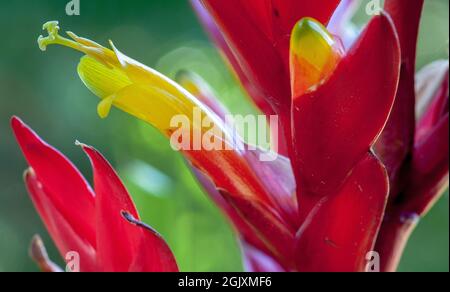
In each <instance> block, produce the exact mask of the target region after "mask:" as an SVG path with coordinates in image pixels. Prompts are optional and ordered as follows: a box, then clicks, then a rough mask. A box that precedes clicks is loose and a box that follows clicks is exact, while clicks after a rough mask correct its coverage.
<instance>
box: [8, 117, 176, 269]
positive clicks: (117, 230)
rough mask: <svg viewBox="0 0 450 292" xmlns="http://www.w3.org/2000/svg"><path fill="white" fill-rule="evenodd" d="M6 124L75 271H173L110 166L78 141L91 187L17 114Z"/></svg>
mask: <svg viewBox="0 0 450 292" xmlns="http://www.w3.org/2000/svg"><path fill="white" fill-rule="evenodd" d="M11 124H12V128H13V130H14V134H15V135H16V138H17V141H18V143H19V145H20V147H21V149H22V151H23V154H24V156H25V158H26V159H27V161H28V163H29V165H30V168H29V169H28V170H27V171H26V173H25V176H24V179H25V183H26V186H27V189H28V191H29V194H30V196H31V198H32V200H33V202H34V204H35V207H36V209H37V210H38V212H39V215H40V216H41V218H42V220H43V222H44V224H45V226H46V227H47V229H48V231H49V233H50V235H51V237H52V239H53V240H54V242H55V244H56V246H57V248H58V250H59V251H60V253H61V255H62V256H63V257H66V254H68V253H69V252H77V253H78V254H79V256H80V270H81V271H161V272H163V271H177V270H178V268H177V265H176V262H175V260H174V258H173V255H172V252H171V251H170V249H169V247H168V246H167V244H166V243H165V242H164V240H163V239H162V238H161V237H160V236H159V235H158V234H157V233H156V232H155V231H154V230H152V229H151V228H150V227H148V226H146V225H144V224H143V223H141V222H140V221H139V219H138V218H139V217H138V214H137V211H136V208H135V207H134V204H133V202H132V200H131V198H130V196H129V195H128V192H127V190H126V189H125V187H124V186H123V184H122V182H121V181H120V179H119V177H118V176H117V174H116V172H115V171H114V169H112V167H111V165H110V164H109V163H108V162H107V161H106V160H105V159H104V158H103V156H102V155H101V154H100V153H99V152H97V151H96V150H95V149H94V148H92V147H90V146H87V145H81V147H82V148H83V150H84V151H85V152H86V154H87V155H88V157H89V159H90V161H91V164H92V168H93V173H94V185H95V189H94V190H92V189H91V187H90V186H89V184H88V183H87V181H86V180H85V179H84V178H83V176H82V175H81V174H80V172H79V171H78V170H77V169H76V168H75V167H74V166H73V165H72V163H71V162H70V161H69V160H67V158H66V157H64V156H63V155H62V154H61V153H60V152H58V151H57V150H55V149H54V148H53V147H51V146H50V145H48V144H46V143H45V142H44V141H42V140H41V139H40V138H39V136H37V135H36V134H35V133H34V132H33V131H32V130H31V129H30V128H29V127H28V126H26V125H25V124H24V123H23V122H22V121H21V120H19V119H18V118H15V117H14V118H13V119H12V122H11Z"/></svg>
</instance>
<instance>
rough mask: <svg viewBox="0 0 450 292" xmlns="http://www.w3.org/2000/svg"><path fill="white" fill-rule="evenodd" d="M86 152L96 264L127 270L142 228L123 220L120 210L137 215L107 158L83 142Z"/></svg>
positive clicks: (135, 251) (112, 269)
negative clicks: (91, 180) (93, 207)
mask: <svg viewBox="0 0 450 292" xmlns="http://www.w3.org/2000/svg"><path fill="white" fill-rule="evenodd" d="M82 147H83V150H84V151H85V152H86V154H87V155H88V157H89V159H90V161H91V164H92V169H93V175H94V188H95V194H96V197H95V205H96V219H95V222H96V226H97V228H96V231H97V246H99V247H101V248H99V249H98V252H97V254H98V255H97V257H98V263H99V267H101V268H103V269H104V270H105V271H112V272H125V271H128V269H129V267H130V265H131V263H132V260H133V259H134V255H135V254H137V253H138V248H139V243H140V238H141V230H139V229H137V228H135V227H134V226H132V225H130V224H129V223H128V222H126V221H125V220H123V218H122V216H121V214H122V212H123V211H126V212H128V213H130V214H131V215H132V216H133V217H134V218H138V215H137V211H136V208H135V206H134V204H133V202H132V200H131V198H130V196H129V194H128V192H127V190H126V189H125V186H124V185H123V184H122V182H121V180H120V178H119V177H118V176H117V174H116V172H115V171H114V169H113V168H112V167H111V165H110V164H109V163H108V162H107V161H106V159H105V158H104V157H103V156H102V155H101V154H100V153H99V152H98V151H97V150H95V149H94V148H92V147H89V146H86V145H82Z"/></svg>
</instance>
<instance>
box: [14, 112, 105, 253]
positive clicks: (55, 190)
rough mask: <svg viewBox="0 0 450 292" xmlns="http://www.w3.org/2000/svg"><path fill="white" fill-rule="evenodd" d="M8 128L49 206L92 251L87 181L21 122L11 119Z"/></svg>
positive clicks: (92, 211)
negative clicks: (9, 127)
mask: <svg viewBox="0 0 450 292" xmlns="http://www.w3.org/2000/svg"><path fill="white" fill-rule="evenodd" d="M11 126H12V128H13V131H14V134H15V135H16V138H17V141H18V143H19V145H20V148H21V149H22V152H23V154H24V156H25V158H26V160H27V161H28V163H29V165H30V166H31V168H32V169H33V171H34V173H35V175H36V178H37V179H38V180H39V182H41V183H42V185H43V186H44V187H45V189H46V190H47V191H46V195H47V196H48V200H49V201H50V202H51V205H52V206H54V208H55V209H56V210H58V212H59V213H60V214H61V216H62V217H64V220H66V221H67V223H68V224H69V225H70V226H71V228H72V229H73V230H74V232H75V233H76V234H78V236H79V237H80V238H82V239H83V240H86V241H87V242H89V243H90V244H91V245H92V246H93V247H95V246H96V240H95V229H94V228H95V227H94V224H93V222H94V218H95V215H94V214H95V208H94V194H93V192H92V190H91V188H90V186H89V185H88V183H87V182H86V180H85V179H84V178H83V176H82V175H81V174H80V172H79V171H78V170H77V169H76V168H75V167H74V166H73V164H72V163H71V162H70V161H69V160H68V159H67V158H66V157H65V156H64V155H62V154H61V153H60V152H59V151H57V150H56V149H54V148H53V147H52V146H50V145H48V144H47V143H45V142H44V141H43V140H41V138H40V137H39V136H38V135H37V134H36V133H34V132H33V131H32V130H31V129H30V128H29V127H28V126H27V125H25V124H24V123H23V122H22V121H21V120H20V119H18V118H16V117H14V118H13V119H12V120H11Z"/></svg>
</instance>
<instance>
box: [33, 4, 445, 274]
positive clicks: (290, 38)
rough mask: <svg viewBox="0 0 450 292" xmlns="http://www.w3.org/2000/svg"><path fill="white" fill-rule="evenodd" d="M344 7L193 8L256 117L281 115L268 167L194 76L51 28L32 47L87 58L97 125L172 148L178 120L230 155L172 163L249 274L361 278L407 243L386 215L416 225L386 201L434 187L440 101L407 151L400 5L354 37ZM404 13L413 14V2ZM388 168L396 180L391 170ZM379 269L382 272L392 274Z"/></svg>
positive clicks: (430, 194) (406, 57)
mask: <svg viewBox="0 0 450 292" xmlns="http://www.w3.org/2000/svg"><path fill="white" fill-rule="evenodd" d="M417 2H418V3H420V2H422V1H417ZM354 4H355V3H354V1H351V0H348V1H347V0H344V1H341V2H340V1H338V0H333V1H326V2H324V3H320V6H319V4H318V3H317V1H312V0H310V1H308V0H272V1H265V0H264V1H263V0H246V1H242V0H229V1H222V0H202V1H198V0H194V1H193V5H194V7H195V8H196V10H197V11H198V14H199V15H200V17H201V19H202V21H203V23H204V24H205V25H206V26H207V28H208V29H209V30H210V31H211V35H212V37H213V39H214V40H215V41H216V42H217V43H218V44H219V46H220V47H221V48H222V50H223V52H224V55H225V56H226V57H227V58H228V59H229V61H230V64H231V65H232V66H233V68H234V69H235V71H236V72H237V75H238V76H239V78H240V80H241V81H242V83H243V85H244V87H245V88H246V89H247V90H248V93H249V95H250V96H251V97H252V99H253V100H254V101H255V104H256V105H257V106H258V107H259V108H260V109H261V111H262V112H263V113H265V114H267V115H271V114H277V115H278V116H279V117H280V119H279V120H280V125H279V128H280V129H281V130H282V131H281V133H280V134H279V136H276V135H274V136H275V137H278V138H279V141H278V144H279V145H281V147H280V149H279V152H280V153H281V154H286V155H287V157H284V156H281V155H279V156H278V158H277V159H276V160H275V161H270V162H267V161H265V162H264V161H260V160H259V159H258V157H259V154H261V153H260V150H255V151H250V150H249V149H248V147H236V143H235V142H236V141H235V139H234V137H233V135H231V134H230V132H232V130H231V129H229V128H228V127H227V124H226V123H224V121H223V118H224V115H225V114H226V113H227V111H226V109H225V107H223V106H222V105H221V104H220V102H219V101H218V100H217V99H216V97H215V96H214V95H213V94H212V91H211V90H208V87H207V86H206V85H205V84H204V82H203V81H202V80H200V79H199V77H198V76H194V75H192V74H188V73H182V74H179V75H178V78H177V81H178V82H179V83H180V84H181V85H182V86H184V87H185V88H183V87H182V86H181V85H180V84H178V83H176V82H174V81H172V80H170V79H169V78H167V77H165V76H163V75H161V74H160V73H158V72H156V71H155V70H153V69H151V68H148V67H146V66H144V65H142V64H140V63H139V62H137V61H135V60H133V59H131V58H129V57H127V56H125V55H124V54H123V53H121V52H120V51H119V50H117V48H116V47H115V46H114V45H113V44H112V43H111V47H112V49H108V48H105V47H103V46H101V45H99V44H97V43H94V42H92V41H90V40H87V39H85V38H80V37H78V36H76V35H75V34H73V33H71V32H68V35H69V36H70V37H71V40H69V39H66V38H63V37H62V36H60V35H59V26H58V23H57V22H49V23H47V24H46V25H44V29H47V31H48V33H49V36H47V37H43V36H41V37H40V38H39V45H40V48H41V49H42V50H45V49H46V48H47V46H48V45H51V44H59V45H63V46H67V47H70V48H73V49H75V50H78V51H80V52H82V53H84V54H85V56H84V57H83V58H82V59H81V61H80V63H79V66H78V73H79V76H80V78H81V79H82V81H83V82H84V84H85V85H86V86H87V87H88V88H89V89H90V90H91V91H92V92H93V93H94V94H95V95H97V96H98V97H99V98H100V99H101V101H100V103H99V106H98V113H99V115H100V116H101V117H102V118H104V117H106V116H107V115H108V113H109V112H110V109H111V107H112V106H116V107H118V108H119V109H122V110H124V111H125V112H127V113H130V114H131V115H134V116H136V117H137V118H139V119H142V120H144V121H146V122H148V123H150V124H152V125H153V126H155V127H156V128H157V129H159V130H160V131H161V132H162V133H163V134H164V135H166V136H167V137H168V138H171V139H172V138H173V134H174V131H175V128H174V126H173V124H171V120H172V118H173V117H174V116H178V115H180V114H181V115H184V116H186V117H188V119H189V120H190V121H191V122H192V123H193V125H194V126H193V127H182V128H181V129H179V130H181V132H182V133H183V134H186V136H188V137H190V136H194V135H195V134H197V133H200V134H202V135H208V134H209V136H207V137H208V138H209V139H212V140H215V142H218V143H219V144H225V145H227V146H230V147H228V148H227V149H226V150H223V148H221V147H218V148H214V147H213V148H212V149H197V150H192V148H189V147H188V148H189V149H183V154H184V155H185V157H186V158H187V160H188V161H189V162H190V164H191V166H192V169H193V172H194V174H195V175H196V176H197V178H198V179H199V181H200V182H201V183H202V185H203V186H204V188H205V190H206V191H207V192H208V193H209V194H210V196H211V198H212V199H213V200H214V201H215V202H216V203H217V204H218V205H219V206H220V207H221V208H222V209H223V210H224V212H225V213H226V214H227V215H228V217H229V218H230V220H231V221H232V222H233V223H234V225H235V227H236V229H237V231H238V234H239V237H240V239H241V241H242V246H243V253H244V257H245V260H246V263H247V268H248V270H250V271H272V270H278V271H279V270H284V271H363V270H365V269H366V264H367V262H366V255H367V253H368V252H369V251H373V250H374V249H375V246H376V245H377V246H382V247H377V248H376V249H375V250H376V251H380V252H381V256H382V260H383V261H384V262H394V263H395V262H396V260H395V259H396V258H398V256H399V254H400V253H401V250H400V249H398V248H395V249H393V248H392V247H393V246H396V245H399V244H400V243H401V242H404V241H405V239H406V238H405V235H404V232H403V231H402V230H403V225H401V224H400V225H399V224H398V221H396V220H397V219H395V217H391V216H392V214H394V215H396V214H397V213H396V212H397V210H401V211H400V212H399V213H398V214H401V217H399V218H400V219H402V220H404V219H405V216H404V215H405V214H409V215H411V214H417V215H421V214H422V212H421V211H423V210H420V208H419V209H414V210H413V211H412V212H413V213H405V211H408V212H409V211H410V209H405V208H404V207H401V208H398V207H397V206H399V204H398V203H399V200H398V199H396V198H401V200H400V202H402V204H400V205H401V206H406V205H407V206H410V205H409V204H406V205H403V202H405V201H409V199H410V198H409V197H414V199H412V200H413V201H415V202H418V201H422V202H425V201H426V202H427V204H428V203H429V202H430V201H432V200H431V199H432V198H435V197H436V195H437V194H438V193H439V192H437V189H438V187H441V186H442V185H443V184H445V183H444V182H445V180H444V178H445V177H446V175H448V159H446V157H447V158H448V156H446V155H448V154H443V153H444V150H446V151H445V152H448V144H446V143H448V142H446V140H447V139H446V137H448V134H447V136H446V134H445V133H444V131H445V130H446V129H448V110H447V111H445V110H444V108H445V106H447V105H448V90H443V91H439V92H438V93H436V95H438V97H437V99H436V100H437V101H435V102H433V103H432V104H433V106H431V109H430V110H428V111H426V112H427V114H425V115H423V118H421V122H420V126H419V127H418V129H417V133H418V135H417V137H416V138H415V140H416V146H415V147H414V148H412V147H410V146H411V143H410V144H408V143H409V142H407V141H414V138H411V137H413V136H411V135H413V133H414V131H413V130H411V129H414V123H413V124H411V123H406V122H405V120H404V119H403V115H404V114H405V111H406V112H407V113H406V114H405V115H407V116H411V115H412V114H413V113H414V106H411V104H412V105H414V98H413V97H414V83H413V81H414V75H413V74H414V68H413V67H414V66H412V63H413V61H412V60H413V53H411V52H412V51H413V50H412V49H411V48H412V47H413V46H414V45H415V38H416V37H417V30H416V29H414V27H413V28H411V27H409V26H406V25H405V23H406V21H405V19H406V18H404V15H403V13H407V12H406V10H405V9H407V7H406V6H407V4H406V2H405V1H403V0H388V1H386V5H387V13H381V14H380V15H378V16H374V17H373V18H372V19H371V21H370V23H369V24H368V25H367V26H366V27H365V29H364V30H363V31H362V32H361V33H360V34H356V33H355V32H354V31H353V30H349V29H348V20H349V17H350V16H351V12H352V11H353V9H354ZM408 9H412V11H413V12H414V13H415V14H414V15H416V14H417V13H418V12H420V10H421V5H419V6H414V5H411V6H408ZM419 15H420V13H418V15H417V17H416V18H414V19H416V20H418V19H419ZM391 17H392V18H393V19H391ZM417 23H418V21H417ZM330 31H331V32H333V34H332V33H330ZM411 78H412V81H411ZM399 84H400V86H399ZM411 84H412V87H411ZM444 84H446V82H445V83H444ZM397 89H398V90H397ZM411 90H412V91H411ZM430 91H432V90H426V92H428V93H429V92H430ZM433 93H434V92H433ZM428 95H431V96H434V95H435V94H428ZM424 100H425V99H424ZM422 103H426V102H422ZM195 109H199V110H200V113H201V115H202V116H203V117H205V118H207V119H208V121H209V122H208V123H206V124H207V126H205V125H204V124H201V125H198V124H197V125H196V124H195V121H194V115H193V112H195ZM392 109H393V111H392V114H391V110H392ZM410 110H412V111H410ZM388 120H389V122H388ZM387 123H388V125H387V127H385V126H386V124H387ZM405 123H406V124H405ZM212 129H214V131H211V130H212ZM392 129H393V130H392ZM177 130H178V129H177ZM391 133H393V134H391ZM405 133H408V135H404V134H405ZM380 135H381V138H380V139H378V138H379V137H380ZM405 136H406V138H407V139H406V140H403V139H404V138H405ZM444 139H445V141H444ZM237 140H238V141H237V144H245V143H244V142H242V141H240V139H237ZM377 140H378V142H377V144H376V147H375V150H376V153H377V154H378V155H380V157H381V161H382V162H383V163H385V165H386V167H387V171H386V169H385V166H384V165H383V164H382V163H381V161H380V160H379V159H378V158H377V157H376V156H375V155H374V154H373V151H372V148H373V147H372V146H374V144H375V142H376V141H377ZM399 141H400V142H399ZM172 142H174V141H173V139H172ZM175 142H176V141H175ZM403 143H406V144H405V145H409V146H408V147H409V148H405V147H404V146H403ZM399 145H400V146H399ZM398 149H400V150H401V151H399V152H397V150H398ZM430 149H432V150H433V153H434V154H433V155H430V154H429V153H428V151H429V150H430ZM392 157H394V158H395V159H392ZM410 158H412V159H410ZM391 161H393V163H391ZM398 165H402V167H400V168H399V167H398ZM399 169H402V170H401V173H404V175H403V174H402V175H400V176H399V175H397V174H396V173H395V172H396V171H397V170H398V171H399ZM397 177H402V178H401V180H402V182H403V186H402V188H397V187H396V185H397V184H396V182H395V180H396V179H397ZM419 178H420V179H419ZM410 179H414V183H411V181H410ZM389 184H391V185H393V188H392V189H391V190H389ZM415 184H418V185H417V186H416V185H415ZM399 186H400V185H399ZM413 187H414V188H413ZM417 188H418V189H419V190H421V191H420V192H419V193H416V194H414V196H412V195H404V194H407V191H406V190H409V189H410V190H413V189H415V190H417ZM400 190H402V191H400ZM410 192H411V191H410ZM398 193H401V195H399V196H397V194H398ZM389 195H390V199H389V208H388V213H387V217H386V216H385V209H386V204H387V202H388V198H389ZM417 198H418V199H417ZM410 202H411V201H410ZM394 204H395V205H394ZM413 205H415V203H413ZM391 206H396V207H395V208H391ZM415 206H416V205H415ZM420 206H423V205H420ZM392 210H394V211H392ZM390 218H394V219H393V220H394V221H389V219H390ZM406 218H411V216H409V217H406ZM383 219H385V220H384V223H383ZM407 221H408V220H406V221H405V220H404V221H402V222H407ZM389 222H394V223H393V224H390V223H389ZM382 223H383V227H382V228H383V229H382V231H381V234H380V235H379V231H380V227H381V225H382ZM391 225H392V227H391ZM392 232H394V233H392ZM400 245H401V244H400ZM392 250H395V252H394V253H390V252H389V251H392ZM383 258H384V259H383ZM383 267H384V269H385V270H391V269H394V268H395V264H393V265H391V264H383Z"/></svg>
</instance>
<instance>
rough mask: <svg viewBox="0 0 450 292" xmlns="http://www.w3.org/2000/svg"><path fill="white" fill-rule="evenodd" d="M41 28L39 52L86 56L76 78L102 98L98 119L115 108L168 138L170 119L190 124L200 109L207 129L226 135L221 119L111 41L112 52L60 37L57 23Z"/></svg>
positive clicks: (89, 43)
mask: <svg viewBox="0 0 450 292" xmlns="http://www.w3.org/2000/svg"><path fill="white" fill-rule="evenodd" d="M43 29H44V30H47V32H48V36H46V37H44V36H42V35H41V36H39V38H38V45H39V48H40V49H41V50H42V51H46V50H47V47H48V46H49V45H53V44H56V45H62V46H66V47H69V48H72V49H74V50H77V51H80V52H82V53H84V54H85V56H83V57H82V58H81V60H80V63H79V64H78V75H79V76H80V78H81V80H82V82H83V83H84V84H85V86H86V87H87V88H88V89H89V90H90V91H91V92H92V93H94V94H95V95H96V96H98V97H99V98H100V99H101V101H100V103H99V104H98V107H97V112H98V115H99V116H100V117H101V118H106V117H107V116H108V115H109V112H110V110H111V108H112V107H113V106H114V107H117V108H119V109H121V110H123V111H125V112H127V113H129V114H131V115H133V116H135V117H137V118H139V119H142V120H144V121H146V122H148V123H150V124H152V125H153V126H155V127H156V128H158V129H159V130H160V131H161V132H163V133H164V134H166V135H167V136H169V135H170V133H171V125H170V124H171V119H172V117H174V116H177V115H184V116H186V117H188V118H189V120H191V121H193V119H194V117H193V114H194V112H195V111H194V109H196V110H197V111H198V109H199V110H200V112H201V115H202V118H203V117H207V118H208V119H210V120H211V121H212V125H211V124H210V125H209V126H208V127H207V128H208V129H209V128H211V127H213V126H216V127H218V128H220V129H221V130H222V131H223V132H224V133H226V131H225V129H224V127H223V125H222V123H221V121H220V119H219V118H218V117H217V116H216V115H215V114H214V113H212V112H211V111H210V110H209V109H208V108H207V107H205V106H204V105H203V104H202V103H201V102H200V101H199V100H198V99H197V98H196V97H195V96H194V95H193V94H191V93H190V92H189V91H188V90H186V89H184V88H183V87H182V86H180V85H179V84H177V83H176V82H174V81H172V80H171V79H169V78H168V77H166V76H164V75H162V74H161V73H159V72H157V71H156V70H154V69H152V68H149V67H147V66H145V65H143V64H141V63H139V62H137V61H135V60H133V59H131V58H129V57H128V56H126V55H124V54H123V53H121V52H120V51H119V50H118V49H117V48H116V47H115V46H114V44H113V43H112V42H111V41H110V45H111V49H108V48H106V47H103V46H101V45H99V44H97V43H95V42H93V41H91V40H88V39H85V38H81V37H78V36H77V35H75V34H74V33H72V32H67V35H68V36H69V37H70V39H68V38H65V37H62V36H61V35H60V34H59V31H60V27H59V23H58V22H57V21H50V22H47V23H45V24H44V26H43ZM191 126H192V127H193V128H194V129H195V127H202V125H198V124H196V123H195V121H193V122H192V125H191ZM205 130H207V129H202V131H205ZM224 136H226V135H224Z"/></svg>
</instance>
